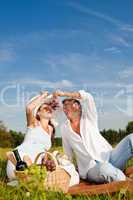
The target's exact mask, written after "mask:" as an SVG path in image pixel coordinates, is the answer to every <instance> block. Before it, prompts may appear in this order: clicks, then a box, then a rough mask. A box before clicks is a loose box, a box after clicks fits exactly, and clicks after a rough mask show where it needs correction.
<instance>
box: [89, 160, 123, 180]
mask: <svg viewBox="0 0 133 200" xmlns="http://www.w3.org/2000/svg"><path fill="white" fill-rule="evenodd" d="M87 180H88V181H89V182H95V183H110V182H112V181H124V180H126V176H125V174H124V173H123V172H122V171H121V170H120V169H118V168H116V167H114V166H113V165H112V164H111V163H108V162H105V163H100V162H98V163H97V164H96V165H95V166H94V167H93V168H92V169H90V170H89V171H88V173H87Z"/></svg>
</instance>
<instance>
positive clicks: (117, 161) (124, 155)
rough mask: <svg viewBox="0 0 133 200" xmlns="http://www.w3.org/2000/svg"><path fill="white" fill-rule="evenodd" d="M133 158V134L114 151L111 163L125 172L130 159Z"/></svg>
mask: <svg viewBox="0 0 133 200" xmlns="http://www.w3.org/2000/svg"><path fill="white" fill-rule="evenodd" d="M131 157H133V133H132V134H130V135H128V136H126V137H125V138H124V139H123V140H122V141H121V142H120V143H119V144H118V145H117V146H116V147H115V148H114V149H113V150H112V151H111V155H110V160H109V162H110V163H111V164H112V165H114V166H115V167H117V168H119V169H121V170H124V168H125V165H126V162H127V160H128V159H130V158H131Z"/></svg>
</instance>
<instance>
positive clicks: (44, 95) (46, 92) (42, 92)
mask: <svg viewBox="0 0 133 200" xmlns="http://www.w3.org/2000/svg"><path fill="white" fill-rule="evenodd" d="M40 94H41V96H42V97H43V98H45V97H47V96H48V95H49V93H48V91H41V92H40Z"/></svg>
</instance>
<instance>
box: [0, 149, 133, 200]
mask: <svg viewBox="0 0 133 200" xmlns="http://www.w3.org/2000/svg"><path fill="white" fill-rule="evenodd" d="M8 150H9V149H2V148H0V200H45V199H46V200H133V194H132V193H129V192H128V191H127V190H126V189H121V191H120V192H118V193H115V194H113V195H111V196H110V195H98V196H85V195H84V196H83V195H78V196H71V195H64V194H63V193H62V192H51V191H49V192H46V191H45V190H44V187H42V186H41V184H38V183H37V182H36V184H33V185H31V184H26V183H21V184H19V186H18V187H11V186H7V185H6V178H5V177H6V170H5V169H6V152H7V151H8ZM52 150H55V148H52ZM56 150H59V151H60V152H62V147H58V148H56ZM131 165H133V159H131V160H130V161H129V162H128V163H127V166H131Z"/></svg>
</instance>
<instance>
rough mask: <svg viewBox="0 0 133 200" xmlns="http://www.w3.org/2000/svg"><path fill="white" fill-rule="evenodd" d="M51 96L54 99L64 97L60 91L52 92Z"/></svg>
mask: <svg viewBox="0 0 133 200" xmlns="http://www.w3.org/2000/svg"><path fill="white" fill-rule="evenodd" d="M53 96H54V97H55V98H56V97H61V96H64V92H63V91H61V90H57V91H55V92H53Z"/></svg>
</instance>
